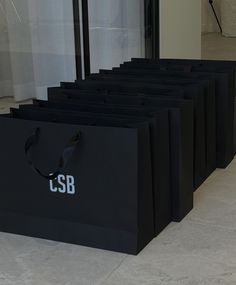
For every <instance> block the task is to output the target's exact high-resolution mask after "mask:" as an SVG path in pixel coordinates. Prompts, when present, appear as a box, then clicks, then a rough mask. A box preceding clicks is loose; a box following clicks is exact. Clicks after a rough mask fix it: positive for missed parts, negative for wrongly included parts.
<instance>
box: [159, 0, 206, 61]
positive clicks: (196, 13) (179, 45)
mask: <svg viewBox="0 0 236 285" xmlns="http://www.w3.org/2000/svg"><path fill="white" fill-rule="evenodd" d="M160 23H161V24H160V55H161V57H162V58H197V59H198V58H201V1H200V0H160Z"/></svg>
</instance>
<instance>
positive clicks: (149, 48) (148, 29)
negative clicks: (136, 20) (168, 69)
mask: <svg viewBox="0 0 236 285" xmlns="http://www.w3.org/2000/svg"><path fill="white" fill-rule="evenodd" d="M144 7H145V56H146V58H159V37H160V32H159V26H160V24H159V0H144Z"/></svg>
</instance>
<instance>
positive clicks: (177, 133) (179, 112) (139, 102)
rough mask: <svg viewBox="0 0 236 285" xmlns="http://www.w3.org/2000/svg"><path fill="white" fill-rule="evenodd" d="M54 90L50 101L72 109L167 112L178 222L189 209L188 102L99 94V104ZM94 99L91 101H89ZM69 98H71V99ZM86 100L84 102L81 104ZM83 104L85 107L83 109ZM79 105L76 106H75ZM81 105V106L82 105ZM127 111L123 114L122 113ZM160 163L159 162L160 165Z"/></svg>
mask: <svg viewBox="0 0 236 285" xmlns="http://www.w3.org/2000/svg"><path fill="white" fill-rule="evenodd" d="M54 91H55V90H54V89H50V94H49V95H50V96H49V97H50V100H52V101H49V102H48V103H47V102H46V103H45V104H46V105H47V104H48V105H50V103H52V102H55V100H56V99H57V100H58V101H59V102H61V103H62V104H63V105H66V104H70V105H73V109H75V108H76V109H77V108H80V109H82V108H87V110H88V109H91V104H94V103H96V104H98V105H100V106H101V105H104V104H105V106H106V105H107V104H112V105H115V106H119V107H120V108H126V109H127V108H128V109H127V110H128V113H130V114H131V113H132V112H133V111H134V110H135V109H137V108H142V109H143V110H146V112H155V111H157V110H163V109H167V110H168V111H169V128H170V173H171V175H170V176H171V179H170V185H171V193H172V219H173V221H176V222H179V221H181V220H182V219H183V218H184V217H185V216H186V215H187V214H188V213H189V212H190V211H191V210H192V208H193V184H194V183H193V174H194V171H193V106H192V103H191V102H190V101H186V100H183V101H180V100H176V101H174V100H166V99H157V98H153V97H150V98H148V97H147V96H143V97H142V96H128V95H126V96H119V95H113V96H110V95H103V96H99V97H101V98H103V99H102V100H101V101H100V102H99V103H98V102H97V95H91V94H89V93H88V94H83V95H82V94H80V93H79V94H78V96H76V94H74V95H72V96H71V95H66V94H60V95H58V96H57V94H56V92H55V93H54ZM93 97H94V101H93ZM72 98H73V99H72ZM85 100H87V102H85ZM86 104H87V106H86ZM78 105H79V107H77V106H78ZM82 105H83V106H82ZM126 112H127V111H126ZM135 112H136V111H135ZM161 163H162V162H161Z"/></svg>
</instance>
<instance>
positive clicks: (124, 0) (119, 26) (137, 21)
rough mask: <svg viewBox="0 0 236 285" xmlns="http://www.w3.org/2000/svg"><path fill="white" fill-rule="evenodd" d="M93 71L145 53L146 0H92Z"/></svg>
mask: <svg viewBox="0 0 236 285" xmlns="http://www.w3.org/2000/svg"><path fill="white" fill-rule="evenodd" d="M88 6H89V7H88V8H89V26H90V57H91V72H98V70H99V69H101V68H112V67H114V66H118V65H119V64H121V63H122V62H124V61H126V60H129V59H130V58H131V57H141V56H144V52H145V41H144V40H145V38H144V1H143V0H88Z"/></svg>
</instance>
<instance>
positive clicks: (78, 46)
mask: <svg viewBox="0 0 236 285" xmlns="http://www.w3.org/2000/svg"><path fill="white" fill-rule="evenodd" d="M72 1H73V15H74V38H75V65H76V76H77V79H81V78H82V59H81V32H80V9H79V0H72Z"/></svg>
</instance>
